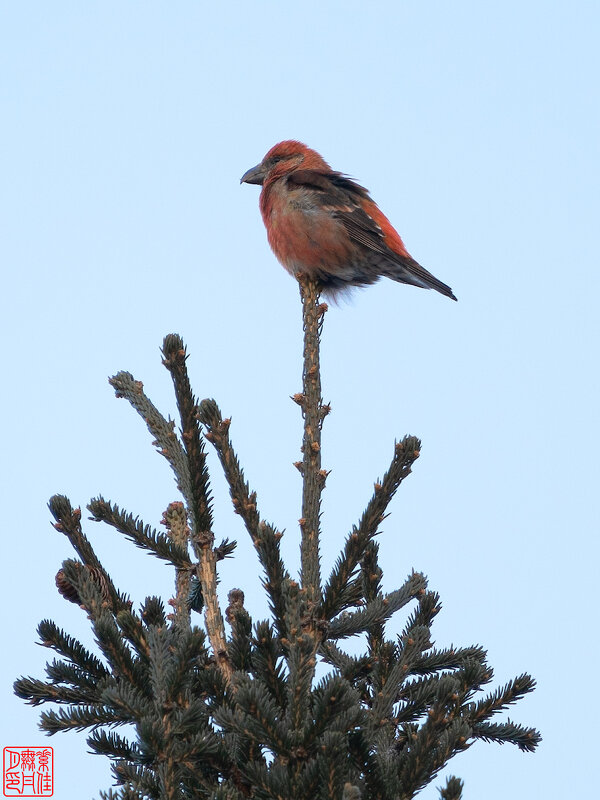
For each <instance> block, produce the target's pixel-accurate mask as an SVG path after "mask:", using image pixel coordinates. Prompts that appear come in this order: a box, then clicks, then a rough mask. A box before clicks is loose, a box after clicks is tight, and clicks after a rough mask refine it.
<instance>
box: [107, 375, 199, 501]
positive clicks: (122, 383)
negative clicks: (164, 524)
mask: <svg viewBox="0 0 600 800" xmlns="http://www.w3.org/2000/svg"><path fill="white" fill-rule="evenodd" d="M108 382H109V383H110V385H111V386H112V387H113V389H114V390H115V396H116V397H124V398H125V399H126V400H128V401H129V402H130V404H131V405H132V406H133V408H134V409H135V410H136V411H137V413H138V414H139V415H140V416H141V418H142V419H143V420H144V422H145V423H146V426H147V428H148V430H149V431H150V433H151V434H152V436H154V441H153V444H154V446H155V447H156V448H157V449H158V452H159V453H160V454H161V455H162V456H164V457H165V458H166V459H167V461H168V462H169V464H170V466H171V469H172V470H173V472H174V473H175V480H176V482H177V488H178V489H179V491H180V492H181V494H182V495H183V496H184V498H185V500H186V503H187V504H188V506H189V507H190V508H191V507H192V505H193V497H192V489H191V483H190V476H189V471H188V463H187V459H186V456H185V451H184V449H183V446H182V444H181V442H180V441H179V439H178V438H177V434H176V433H175V422H174V420H172V419H165V417H163V415H162V414H161V413H160V411H159V410H158V409H157V408H156V406H155V405H154V404H153V403H152V402H151V401H150V400H149V398H148V397H147V396H146V394H145V392H144V384H143V383H142V382H141V381H136V380H135V378H134V377H133V375H132V374H131V373H130V372H118V373H117V374H116V375H114V376H113V377H112V378H109V379H108Z"/></svg>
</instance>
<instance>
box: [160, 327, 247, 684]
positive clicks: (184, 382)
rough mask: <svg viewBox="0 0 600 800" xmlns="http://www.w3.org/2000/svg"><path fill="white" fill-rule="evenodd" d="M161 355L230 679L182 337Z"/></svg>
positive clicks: (208, 612)
mask: <svg viewBox="0 0 600 800" xmlns="http://www.w3.org/2000/svg"><path fill="white" fill-rule="evenodd" d="M162 352H163V356H164V359H163V364H164V365H165V367H166V368H167V369H168V370H169V372H170V373H171V377H172V379H173V386H174V388H175V396H176V399H177V407H178V409H179V416H180V419H181V436H182V439H183V449H184V452H185V460H186V465H187V470H186V472H185V473H184V475H185V477H186V478H187V481H188V485H187V491H188V494H186V495H185V496H186V499H187V505H188V512H189V513H190V516H191V521H192V536H191V539H192V545H193V547H194V550H195V552H196V555H197V557H198V561H199V563H198V565H197V568H196V575H197V577H198V580H199V581H200V585H201V586H202V596H203V600H204V619H205V623H206V630H207V632H208V638H209V639H210V643H211V645H212V648H213V652H214V654H215V658H216V660H217V664H218V665H219V668H220V669H221V670H222V671H223V674H224V675H225V677H226V679H227V680H229V679H230V678H231V675H232V672H233V670H232V668H231V664H230V663H229V660H228V657H227V642H226V639H225V622H224V620H223V614H222V613H221V607H220V605H219V598H218V595H217V556H216V553H215V550H214V534H213V531H212V508H211V503H212V500H211V496H210V490H209V482H208V470H207V467H206V453H205V451H204V445H203V443H202V438H201V435H200V426H199V425H198V419H197V417H196V401H195V398H194V395H193V393H192V389H191V385H190V381H189V377H188V373H187V367H186V360H187V354H186V350H185V346H184V344H183V341H182V339H181V337H180V336H177V335H176V334H170V335H168V336H165V339H164V341H163V351H162ZM182 477H183V475H182ZM182 482H183V481H182Z"/></svg>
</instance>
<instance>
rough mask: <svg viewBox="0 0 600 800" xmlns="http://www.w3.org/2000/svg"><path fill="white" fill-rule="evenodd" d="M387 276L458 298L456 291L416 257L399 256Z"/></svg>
mask: <svg viewBox="0 0 600 800" xmlns="http://www.w3.org/2000/svg"><path fill="white" fill-rule="evenodd" d="M385 274H386V276H387V277H388V278H391V279H392V280H393V281H398V282H399V283H409V284H411V285H412V286H420V287H421V288H422V289H435V290H436V292H439V293H440V294H443V295H445V296H446V297H450V298H452V300H456V297H455V296H454V292H453V291H452V289H451V288H450V287H449V286H447V285H446V284H445V283H442V281H440V280H438V279H437V278H436V277H435V275H432V274H431V272H428V271H427V270H426V269H425V267H422V266H421V265H420V264H419V263H418V262H417V261H415V260H414V258H410V256H409V257H407V258H402V259H400V258H398V259H397V260H396V261H395V263H394V264H393V266H392V265H390V268H388V270H386V273H385Z"/></svg>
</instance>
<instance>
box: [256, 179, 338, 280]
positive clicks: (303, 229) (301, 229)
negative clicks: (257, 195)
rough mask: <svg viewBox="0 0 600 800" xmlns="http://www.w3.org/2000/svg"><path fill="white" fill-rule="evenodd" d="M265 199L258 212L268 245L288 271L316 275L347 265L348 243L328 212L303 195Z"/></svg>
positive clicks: (274, 196) (297, 193)
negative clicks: (260, 214) (261, 218)
mask: <svg viewBox="0 0 600 800" xmlns="http://www.w3.org/2000/svg"><path fill="white" fill-rule="evenodd" d="M266 199H267V202H265V203H262V202H261V212H262V216H263V220H264V223H265V227H266V229H267V236H268V239H269V244H270V245H271V249H272V250H273V252H274V253H275V255H276V256H277V258H278V260H279V261H280V262H281V264H283V266H284V267H285V268H286V269H287V270H288V272H291V273H292V274H293V275H295V274H297V273H299V272H303V273H308V274H312V275H315V276H316V275H317V274H318V273H321V272H322V271H323V270H332V269H335V268H336V267H339V266H342V265H343V264H344V263H347V261H348V259H349V257H350V249H351V243H350V241H349V239H348V236H347V234H346V231H345V229H344V227H343V225H342V224H341V223H340V222H339V220H337V219H336V218H335V217H334V216H333V215H332V214H331V213H330V211H329V210H327V209H325V208H323V207H322V206H321V207H319V206H317V205H316V204H315V203H314V202H311V198H310V197H309V196H306V194H305V193H303V192H289V193H287V195H286V196H282V195H281V194H280V193H279V192H272V193H271V195H270V196H267V198H266ZM261 201H262V197H261Z"/></svg>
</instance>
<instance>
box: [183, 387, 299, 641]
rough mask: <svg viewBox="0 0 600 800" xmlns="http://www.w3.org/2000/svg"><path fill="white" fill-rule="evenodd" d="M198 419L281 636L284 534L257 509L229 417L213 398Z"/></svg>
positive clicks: (285, 577) (203, 405)
mask: <svg viewBox="0 0 600 800" xmlns="http://www.w3.org/2000/svg"><path fill="white" fill-rule="evenodd" d="M197 414H198V419H199V420H200V422H202V424H203V425H204V426H205V428H206V434H205V435H206V438H207V439H208V441H209V442H211V444H212V445H213V446H214V448H215V450H216V451H217V455H218V457H219V461H220V462H221V466H222V467H223V472H224V474H225V478H226V480H227V483H228V484H229V493H230V495H231V501H232V503H233V507H234V510H235V513H236V514H239V515H240V516H241V518H242V519H243V521H244V524H245V526H246V530H247V531H248V533H249V534H250V538H251V539H252V543H253V545H254V547H255V548H256V552H257V554H258V557H259V560H260V563H261V565H262V567H263V570H264V572H265V577H264V579H263V585H264V587H265V589H266V590H267V593H268V595H269V601H270V604H271V609H272V611H273V615H274V617H275V623H276V625H277V628H278V630H279V632H280V633H281V635H284V631H285V623H284V617H285V609H284V604H283V599H282V598H283V595H282V586H283V583H284V581H287V580H289V573H288V571H287V570H286V568H285V565H284V563H283V561H282V559H281V554H280V548H279V540H280V539H281V537H282V535H283V534H282V533H280V532H279V531H277V530H276V529H275V528H274V527H273V526H272V525H270V524H269V523H266V522H263V521H262V520H261V518H260V514H259V513H258V508H257V500H256V492H251V491H250V487H249V485H248V483H247V481H246V480H245V478H244V473H243V470H242V468H241V467H240V462H239V460H238V458H237V456H236V454H235V451H234V449H233V445H232V444H231V439H230V437H229V426H230V424H231V420H230V419H223V417H222V415H221V411H220V409H219V406H218V405H217V404H216V403H215V401H214V400H210V399H206V400H203V401H202V402H201V403H200V405H199V406H198V410H197Z"/></svg>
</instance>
